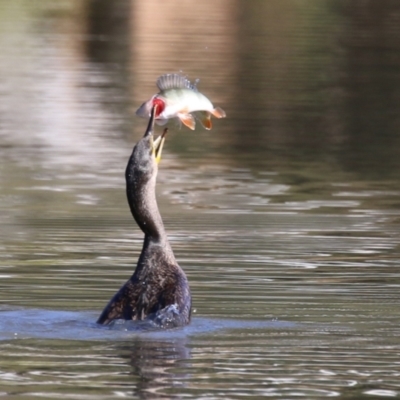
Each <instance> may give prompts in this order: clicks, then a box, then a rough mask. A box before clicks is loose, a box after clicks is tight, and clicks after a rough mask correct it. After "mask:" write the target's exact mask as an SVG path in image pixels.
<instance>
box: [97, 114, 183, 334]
mask: <svg viewBox="0 0 400 400" xmlns="http://www.w3.org/2000/svg"><path fill="white" fill-rule="evenodd" d="M156 109H157V106H155V107H153V109H152V111H151V116H150V121H149V125H148V127H147V130H146V133H145V135H144V137H143V138H142V139H141V140H140V141H139V142H138V143H137V144H136V146H135V147H134V149H133V152H132V155H131V157H130V159H129V162H128V165H127V168H126V173H125V178H126V192H127V198H128V203H129V206H130V209H131V212H132V215H133V217H134V218H135V220H136V222H137V224H138V225H139V227H140V228H141V230H142V231H143V232H144V234H145V237H144V242H143V248H142V252H141V254H140V257H139V260H138V263H137V266H136V269H135V272H134V273H133V275H132V276H131V278H130V279H129V280H128V281H127V282H126V283H125V285H123V286H122V287H121V289H120V290H119V291H118V292H117V293H116V294H115V295H114V297H113V298H112V299H111V300H110V302H109V303H108V305H107V306H106V307H105V309H104V310H103V312H102V314H101V315H100V317H99V319H98V321H97V322H98V323H99V324H109V323H111V322H112V321H114V320H116V319H125V320H145V319H147V320H151V321H153V322H154V323H155V324H156V325H157V326H160V327H163V328H171V327H176V326H184V325H186V324H188V323H189V322H190V315H191V295H190V289H189V283H188V280H187V278H186V275H185V273H184V272H183V270H182V269H181V267H180V266H179V265H178V263H177V261H176V259H175V256H174V253H173V251H172V248H171V246H170V244H169V241H168V237H167V235H166V232H165V228H164V224H163V221H162V218H161V215H160V213H159V210H158V206H157V201H156V194H155V188H156V178H157V172H158V165H157V164H158V161H159V160H160V158H161V151H162V146H163V143H164V134H165V133H166V131H164V134H163V136H161V137H159V138H158V139H157V140H155V141H154V140H153V134H152V133H153V127H154V120H155V115H156Z"/></svg>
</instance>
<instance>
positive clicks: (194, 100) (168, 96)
mask: <svg viewBox="0 0 400 400" xmlns="http://www.w3.org/2000/svg"><path fill="white" fill-rule="evenodd" d="M157 87H158V89H159V90H160V92H159V93H157V94H155V95H154V96H152V97H151V99H150V100H148V101H146V102H145V103H143V104H142V105H141V106H140V107H139V108H138V110H137V111H136V115H139V116H140V117H145V118H148V117H149V116H150V113H151V110H152V108H153V107H154V106H155V105H157V110H156V123H157V124H158V125H164V124H166V123H167V122H168V120H169V119H171V118H178V119H179V120H180V121H181V122H182V123H183V124H184V125H186V126H187V127H188V128H190V129H192V130H194V128H195V127H196V121H195V119H194V117H193V115H192V114H191V113H193V112H197V117H198V119H199V120H200V122H201V124H202V125H203V126H204V128H205V129H207V130H210V129H211V128H212V123H211V115H213V116H214V117H216V118H224V117H225V116H226V114H225V111H224V110H223V109H222V108H220V107H214V106H213V104H212V103H211V101H210V100H209V99H208V98H207V97H206V96H204V94H202V93H200V92H199V91H198V90H197V87H196V85H194V84H192V83H190V81H189V79H187V78H186V77H184V76H183V75H179V74H166V75H161V76H160V77H159V78H158V79H157Z"/></svg>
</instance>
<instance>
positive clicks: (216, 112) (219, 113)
mask: <svg viewBox="0 0 400 400" xmlns="http://www.w3.org/2000/svg"><path fill="white" fill-rule="evenodd" d="M211 114H212V115H214V117H215V118H225V117H226V112H225V111H224V110H223V109H222V108H221V107H215V108H214V110H212V111H211Z"/></svg>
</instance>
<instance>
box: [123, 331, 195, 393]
mask: <svg viewBox="0 0 400 400" xmlns="http://www.w3.org/2000/svg"><path fill="white" fill-rule="evenodd" d="M122 357H123V358H128V359H129V362H130V364H131V365H132V367H133V372H132V373H133V376H134V378H135V388H134V395H135V396H137V398H140V399H152V400H154V399H159V398H162V399H166V398H168V399H180V398H182V397H181V396H180V394H179V393H180V392H181V390H180V389H181V388H182V387H184V386H185V382H186V381H187V379H188V373H187V371H188V370H189V369H190V365H188V363H190V361H189V360H190V358H191V354H190V349H189V347H188V346H187V344H186V341H185V340H182V338H179V339H178V338H176V339H171V340H163V339H160V340H154V339H151V340H149V338H143V339H139V338H137V339H136V340H135V341H134V342H133V343H132V344H131V345H128V346H126V347H125V348H123V349H122Z"/></svg>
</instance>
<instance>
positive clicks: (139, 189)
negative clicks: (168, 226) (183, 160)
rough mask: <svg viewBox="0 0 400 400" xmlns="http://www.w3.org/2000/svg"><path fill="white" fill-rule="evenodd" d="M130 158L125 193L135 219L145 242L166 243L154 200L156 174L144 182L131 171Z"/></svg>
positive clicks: (132, 166)
mask: <svg viewBox="0 0 400 400" xmlns="http://www.w3.org/2000/svg"><path fill="white" fill-rule="evenodd" d="M134 167H135V166H134V165H133V162H132V159H131V160H130V161H129V163H128V166H127V169H126V194H127V197H128V203H129V207H130V209H131V212H132V215H133V217H134V218H135V221H136V222H137V224H138V225H139V227H140V229H141V230H142V231H143V232H144V234H145V242H149V241H150V242H155V243H159V244H161V245H166V244H167V243H168V239H167V235H166V233H165V229H164V224H163V221H162V218H161V215H160V212H159V210H158V205H157V200H156V193H155V187H156V174H153V176H152V177H151V178H150V179H149V180H148V181H147V182H146V183H145V184H143V183H141V182H140V178H138V177H137V175H136V174H134V173H133V168H134Z"/></svg>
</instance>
